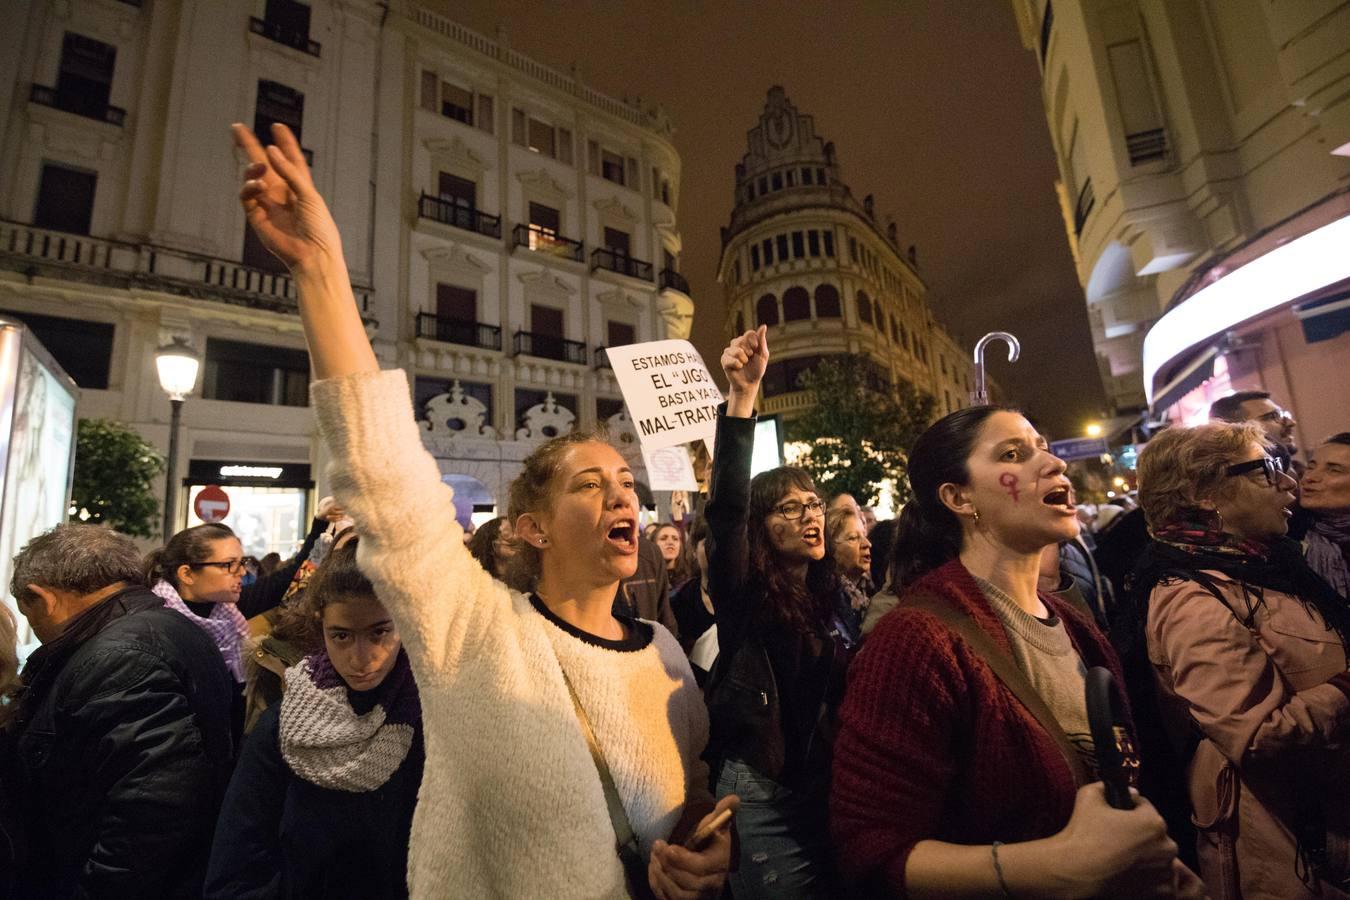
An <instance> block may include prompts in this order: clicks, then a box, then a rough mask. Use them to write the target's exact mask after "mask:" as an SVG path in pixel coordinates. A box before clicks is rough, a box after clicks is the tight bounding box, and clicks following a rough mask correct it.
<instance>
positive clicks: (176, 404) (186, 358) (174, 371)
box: [155, 336, 202, 544]
mask: <svg viewBox="0 0 1350 900" xmlns="http://www.w3.org/2000/svg"><path fill="white" fill-rule="evenodd" d="M201 364H202V360H201V357H200V356H198V355H197V351H196V350H193V349H192V345H191V344H189V343H188V342H187V340H186V339H184V338H183V337H181V336H175V337H174V339H173V341H172V342H171V343H169V344H166V345H165V346H163V347H160V348H159V349H158V350H157V351H155V369H156V370H157V371H158V372H159V386H160V387H161V388H163V389H164V393H166V394H168V395H169V404H170V405H171V406H172V407H173V416H172V418H171V420H170V423H169V460H168V463H169V464H168V465H167V466H166V467H165V468H166V469H167V471H166V473H165V476H164V479H165V480H164V542H165V543H166V544H167V543H168V542H169V538H171V537H173V508H174V501H175V497H174V483H173V482H174V476H175V475H176V474H177V470H178V429H179V426H181V425H182V423H183V400H184V398H186V397H187V395H188V394H191V393H192V389H193V388H194V387H196V386H197V370H198V369H199V368H201Z"/></svg>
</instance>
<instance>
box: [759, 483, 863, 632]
mask: <svg viewBox="0 0 1350 900" xmlns="http://www.w3.org/2000/svg"><path fill="white" fill-rule="evenodd" d="M793 488H796V489H797V490H800V491H810V492H812V493H815V492H816V484H815V482H814V481H812V480H811V476H810V475H808V474H807V473H806V470H805V469H799V468H797V467H796V466H779V467H778V468H776V469H769V470H768V471H767V472H760V473H759V474H758V475H756V476H755V477H754V478H753V479H751V481H750V507H749V509H748V511H747V515H746V519H747V521H746V536H747V538H748V542H749V545H750V572H751V577H752V579H753V581H754V582H755V583H758V584H762V585H763V586H764V590H763V593H762V594H761V595H760V596H761V597H762V600H761V607H760V609H758V610H755V615H756V617H757V618H759V619H760V621H763V622H770V623H776V624H779V625H785V626H787V627H788V628H790V629H792V630H794V631H799V632H803V633H807V634H815V633H817V632H819V631H820V630H821V629H822V628H823V627H824V626H825V624H826V623H827V622H828V620H829V617H830V614H831V612H832V611H833V609H834V603H835V600H836V598H837V597H838V595H839V592H840V590H841V589H842V586H841V584H840V580H839V569H838V567H837V566H835V564H834V560H833V559H831V558H830V557H829V556H828V555H827V556H826V557H825V558H823V559H818V560H812V561H811V562H810V563H808V564H807V567H806V580H805V582H802V581H798V580H797V579H795V578H793V577H792V576H791V575H790V574H789V573H788V571H787V569H786V568H784V566H783V564H782V560H781V559H780V557H779V555H778V553H777V551H775V550H774V547H773V539H772V537H771V536H770V534H769V529H768V526H767V525H765V523H764V520H765V519H766V518H768V516H769V513H771V512H773V509H774V507H775V506H777V505H778V504H779V503H781V502H782V500H783V495H784V494H786V493H787V492H788V491H790V490H792V489H793ZM820 533H821V539H822V540H823V539H824V536H825V523H824V522H822V523H821V524H820Z"/></svg>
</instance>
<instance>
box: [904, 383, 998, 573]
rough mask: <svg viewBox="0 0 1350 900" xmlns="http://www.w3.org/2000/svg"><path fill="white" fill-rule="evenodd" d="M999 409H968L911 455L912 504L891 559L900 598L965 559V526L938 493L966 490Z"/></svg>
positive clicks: (935, 429)
mask: <svg viewBox="0 0 1350 900" xmlns="http://www.w3.org/2000/svg"><path fill="white" fill-rule="evenodd" d="M1002 411H1005V410H1004V409H1003V408H1002V407H998V406H968V407H966V408H965V409H958V410H957V411H956V412H954V413H951V414H950V415H946V416H943V417H942V418H941V419H938V420H937V421H936V422H934V423H933V424H932V425H930V426H929V427H928V430H927V431H925V432H924V433H923V434H921V435H919V439H918V440H917V441H915V442H914V449H912V450H911V451H910V453H909V486H910V490H911V492H912V493H913V497H912V499H911V500H910V501H909V502H908V503H906V504H905V507H904V509H902V510H901V511H900V524H899V526H898V528H897V529H896V535H895V549H894V550H893V551H892V555H891V572H890V576H891V590H892V591H893V592H895V593H896V594H899V593H901V592H902V591H904V590H905V589H906V588H908V587H909V586H910V585H912V584H913V583H914V582H916V581H918V580H919V579H920V578H922V577H923V576H924V575H926V574H928V573H929V572H931V571H933V570H934V569H936V568H938V567H939V566H942V565H944V564H946V563H948V562H950V561H951V560H953V559H956V557H957V556H959V555H960V553H961V540H962V532H961V523H960V521H959V520H958V519H957V518H956V514H955V513H953V512H952V511H951V510H950V509H948V508H947V507H946V506H944V505H943V503H942V500H941V499H940V498H939V497H938V489H939V488H941V487H942V485H944V484H967V483H969V481H970V469H969V467H968V466H967V465H966V460H967V459H969V458H970V454H971V452H972V451H973V450H974V448H975V442H976V441H977V440H978V439H979V436H980V431H981V430H982V429H983V428H984V423H985V421H986V420H987V419H988V418H989V417H990V416H992V415H993V414H994V413H996V412H1002Z"/></svg>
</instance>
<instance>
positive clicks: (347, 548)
mask: <svg viewBox="0 0 1350 900" xmlns="http://www.w3.org/2000/svg"><path fill="white" fill-rule="evenodd" d="M359 541H360V538H358V537H353V538H351V539H350V540H348V541H346V542H345V543H343V544H342V545H341V546H339V547H334V548H333V550H331V551H329V553H328V555H327V556H326V557H324V560H323V562H321V563H320V564H319V567H318V568H317V569H315V570H314V574H313V575H312V576H310V579H309V583H308V584H306V585H305V589H304V590H303V591H301V592H300V593H298V594H297V595H296V596H295V597H294V598H293V599H292V601H291V602H290V603H288V604H287V605H286V606H283V607H282V608H281V613H280V617H279V618H278V620H277V624H276V628H275V629H274V630H273V634H276V635H285V639H286V640H288V641H293V642H294V643H296V644H299V645H300V646H301V647H302V648H303V649H304V650H305V652H307V653H312V652H314V651H316V650H321V649H323V611H324V608H325V607H327V606H329V605H331V604H334V603H350V602H352V601H353V600H375V601H377V602H378V601H379V597H377V596H376V594H375V586H374V585H372V584H371V583H370V579H369V578H367V577H366V576H365V574H364V573H362V571H361V569H360V568H359V567H358V566H357V565H356V546H357V543H358V542H359Z"/></svg>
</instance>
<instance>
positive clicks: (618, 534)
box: [607, 519, 637, 553]
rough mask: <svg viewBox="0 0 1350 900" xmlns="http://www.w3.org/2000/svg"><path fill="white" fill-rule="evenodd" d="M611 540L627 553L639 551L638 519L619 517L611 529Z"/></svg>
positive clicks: (609, 535) (609, 536)
mask: <svg viewBox="0 0 1350 900" xmlns="http://www.w3.org/2000/svg"><path fill="white" fill-rule="evenodd" d="M607 537H608V538H609V542H610V543H611V544H613V545H614V546H616V547H618V548H619V549H620V550H622V551H623V552H625V553H636V552H637V521H636V520H634V519H618V520H617V521H615V522H614V523H613V524H612V525H611V526H610V529H609V534H608V535H607Z"/></svg>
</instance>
